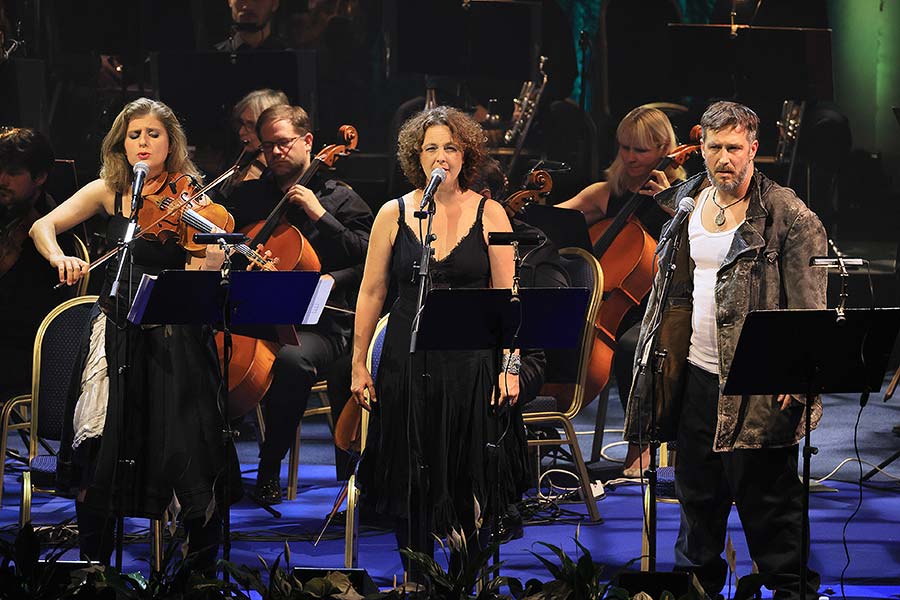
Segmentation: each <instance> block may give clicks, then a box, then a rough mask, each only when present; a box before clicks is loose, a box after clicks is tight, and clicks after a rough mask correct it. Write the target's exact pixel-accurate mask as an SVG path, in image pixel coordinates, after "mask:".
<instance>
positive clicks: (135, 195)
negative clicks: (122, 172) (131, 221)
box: [131, 162, 150, 218]
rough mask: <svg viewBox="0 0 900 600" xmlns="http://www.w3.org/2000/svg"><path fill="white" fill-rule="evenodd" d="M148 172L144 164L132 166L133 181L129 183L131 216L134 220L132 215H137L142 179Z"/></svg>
mask: <svg viewBox="0 0 900 600" xmlns="http://www.w3.org/2000/svg"><path fill="white" fill-rule="evenodd" d="M149 172H150V167H148V166H147V163H145V162H139V163H135V165H134V180H133V181H132V182H131V216H132V218H134V215H136V214H137V211H138V207H139V206H140V204H141V190H142V189H144V179H146V178H147V173H149Z"/></svg>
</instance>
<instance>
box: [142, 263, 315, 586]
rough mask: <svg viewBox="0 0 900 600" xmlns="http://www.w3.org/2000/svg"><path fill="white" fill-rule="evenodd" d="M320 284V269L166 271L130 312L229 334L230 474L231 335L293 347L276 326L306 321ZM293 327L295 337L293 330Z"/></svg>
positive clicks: (150, 320)
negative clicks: (285, 343)
mask: <svg viewBox="0 0 900 600" xmlns="http://www.w3.org/2000/svg"><path fill="white" fill-rule="evenodd" d="M318 282H319V273H317V272H315V271H271V272H270V271H235V272H230V271H229V270H228V269H223V270H222V271H182V270H165V271H162V272H161V273H160V274H159V275H158V276H157V277H156V278H155V279H152V278H149V277H145V278H144V279H143V280H142V281H141V284H140V286H139V287H138V291H137V294H136V295H135V299H134V303H133V304H132V308H131V310H130V311H129V313H128V320H129V321H131V322H132V323H134V324H135V325H163V324H166V325H188V324H194V325H211V326H213V327H215V328H216V329H219V330H220V331H222V332H223V333H224V338H225V352H224V356H225V360H223V361H222V378H223V381H224V382H225V385H224V386H222V387H223V389H224V390H225V391H224V393H222V394H219V414H220V415H222V420H223V423H222V425H223V436H222V444H223V452H224V454H225V463H224V464H225V467H224V468H225V469H226V470H227V468H228V454H229V447H230V446H232V445H233V444H234V435H233V432H232V431H231V424H230V421H229V420H228V418H227V415H228V362H229V360H228V358H229V357H230V355H231V334H232V333H241V334H243V335H250V336H252V337H262V338H263V339H270V340H275V341H282V342H287V343H291V340H290V336H289V335H288V336H287V339H285V334H284V331H285V327H280V328H279V327H277V326H279V325H280V326H287V325H294V324H301V323H303V322H304V318H305V317H306V316H307V309H308V308H309V305H310V303H311V301H313V297H314V296H315V291H316V286H317V285H318ZM185 298H189V299H190V302H185ZM232 326H234V328H233V329H232ZM290 329H291V332H292V333H293V331H292V330H293V328H290ZM293 343H294V344H296V343H297V341H296V334H293ZM224 481H225V484H224V490H223V493H222V498H223V499H224V504H225V510H224V511H223V513H222V534H223V538H224V543H223V546H222V557H223V558H224V559H225V560H229V559H230V555H231V505H230V504H229V501H230V499H231V495H230V490H229V477H228V476H227V475H226V477H225V478H224ZM213 493H214V494H215V490H214V491H213ZM226 579H227V572H226Z"/></svg>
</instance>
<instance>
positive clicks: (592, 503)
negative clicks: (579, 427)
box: [560, 419, 600, 521]
mask: <svg viewBox="0 0 900 600" xmlns="http://www.w3.org/2000/svg"><path fill="white" fill-rule="evenodd" d="M560 423H561V424H562V427H563V429H564V430H565V432H566V440H567V441H568V443H569V448H571V449H572V460H573V461H575V469H576V470H577V471H578V479H579V480H580V483H581V493H582V495H583V496H584V503H585V505H586V506H587V510H588V515H590V517H591V521H599V520H600V511H598V510H597V501H596V500H595V499H594V492H593V491H592V490H591V477H590V475H588V471H587V467H586V466H585V464H584V457H583V456H582V454H581V447H580V446H579V445H578V437H577V436H576V435H575V428H574V427H572V423H571V422H570V421H569V420H568V419H561V420H560Z"/></svg>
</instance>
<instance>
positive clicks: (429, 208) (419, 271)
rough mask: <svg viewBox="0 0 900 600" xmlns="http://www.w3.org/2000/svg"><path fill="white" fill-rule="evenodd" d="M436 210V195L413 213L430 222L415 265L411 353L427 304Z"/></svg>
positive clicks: (410, 340)
mask: <svg viewBox="0 0 900 600" xmlns="http://www.w3.org/2000/svg"><path fill="white" fill-rule="evenodd" d="M434 211H435V205H434V196H430V197H427V198H423V199H422V206H421V208H420V209H419V210H417V211H415V212H414V213H413V216H415V217H416V218H417V219H419V220H420V221H421V220H422V219H427V220H428V222H427V225H426V228H425V237H424V238H423V239H422V257H421V258H420V259H419V264H418V265H417V266H415V267H414V268H415V270H416V277H418V279H419V293H418V297H417V299H416V311H415V313H413V314H414V315H415V316H414V317H413V322H412V331H411V332H410V337H409V353H410V354H414V353H415V351H416V338H417V337H418V335H419V318H420V317H421V315H422V308H423V307H424V305H425V284H426V280H427V279H428V269H429V267H430V266H431V257H432V256H433V255H434V248H432V247H431V243H432V242H433V241H434V240H436V239H437V236H436V235H434V234H433V233H432V232H431V230H432V226H433V225H434Z"/></svg>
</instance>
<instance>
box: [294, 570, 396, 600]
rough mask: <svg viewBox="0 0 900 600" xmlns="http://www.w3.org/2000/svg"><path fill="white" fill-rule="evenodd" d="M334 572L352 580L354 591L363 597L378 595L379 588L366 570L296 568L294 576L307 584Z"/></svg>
mask: <svg viewBox="0 0 900 600" xmlns="http://www.w3.org/2000/svg"><path fill="white" fill-rule="evenodd" d="M334 571H337V572H339V573H343V574H344V575H346V576H347V578H348V579H350V583H351V584H353V589H355V590H356V591H357V592H359V593H360V594H362V595H363V596H368V595H370V594H377V593H378V586H376V585H375V582H374V581H372V578H371V577H369V573H368V572H367V571H366V570H365V569H322V568H319V567H294V571H293V575H294V577H296V578H297V579H299V580H300V582H301V583H306V582H307V581H309V580H310V579H315V578H316V577H325V576H326V575H328V574H329V573H332V572H334Z"/></svg>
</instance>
